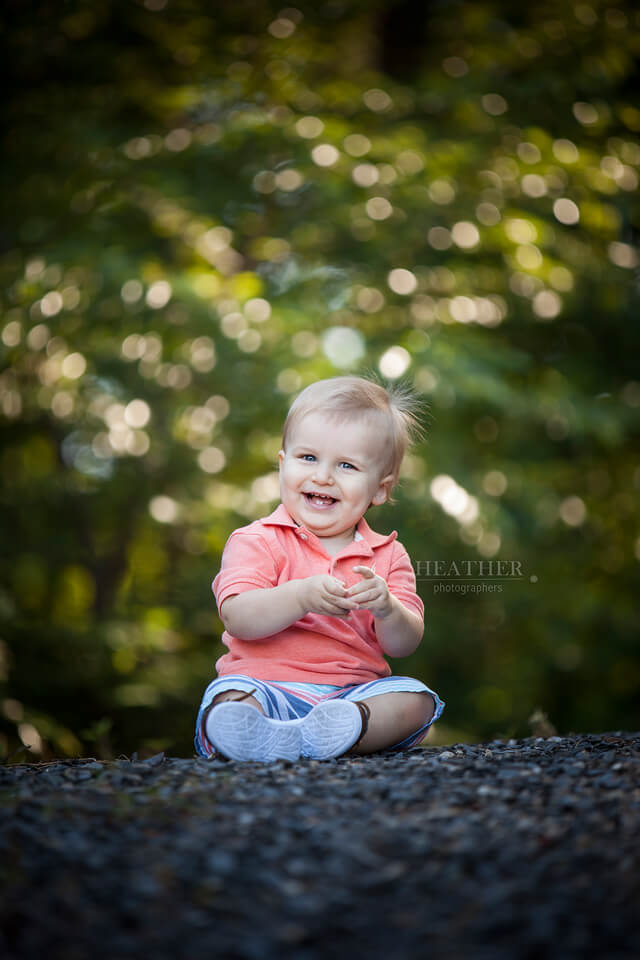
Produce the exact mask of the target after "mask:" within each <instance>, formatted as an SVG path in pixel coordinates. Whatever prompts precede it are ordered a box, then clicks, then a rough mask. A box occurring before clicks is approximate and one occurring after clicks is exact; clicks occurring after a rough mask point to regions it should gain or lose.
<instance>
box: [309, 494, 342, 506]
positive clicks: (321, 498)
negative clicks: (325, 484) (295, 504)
mask: <svg viewBox="0 0 640 960" xmlns="http://www.w3.org/2000/svg"><path fill="white" fill-rule="evenodd" d="M304 497H305V500H306V501H307V503H311V504H313V506H314V507H331V506H333V504H334V503H337V500H336V498H335V497H330V496H329V495H328V494H326V493H305V495H304Z"/></svg>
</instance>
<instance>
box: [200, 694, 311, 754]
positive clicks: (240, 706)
mask: <svg viewBox="0 0 640 960" xmlns="http://www.w3.org/2000/svg"><path fill="white" fill-rule="evenodd" d="M207 737H208V738H209V740H210V741H211V743H212V744H213V745H214V747H215V748H216V750H218V751H219V752H220V753H221V754H223V756H225V757H229V759H231V760H258V761H264V762H269V761H271V760H298V759H299V757H300V748H301V745H302V737H301V735H300V727H299V724H298V723H297V722H296V721H291V722H285V723H283V722H282V721H281V720H271V719H270V718H269V717H265V716H264V714H262V713H260V711H259V710H256V708H255V707H251V706H249V705H248V704H245V703H237V702H235V701H233V700H226V701H225V702H224V703H220V704H218V705H217V706H216V707H214V709H213V710H212V711H211V713H210V714H209V716H208V717H207Z"/></svg>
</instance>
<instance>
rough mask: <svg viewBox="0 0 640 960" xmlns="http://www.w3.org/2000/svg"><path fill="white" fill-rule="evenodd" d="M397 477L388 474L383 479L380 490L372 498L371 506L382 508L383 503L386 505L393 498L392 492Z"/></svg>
mask: <svg viewBox="0 0 640 960" xmlns="http://www.w3.org/2000/svg"><path fill="white" fill-rule="evenodd" d="M395 479H396V478H395V477H394V475H393V474H392V473H389V474H387V476H386V477H383V478H382V480H381V481H380V484H379V486H378V489H377V490H376V492H375V493H374V495H373V497H372V498H371V506H373V507H380V506H382V504H383V503H386V502H387V500H388V499H389V497H390V496H391V490H392V488H393V484H394V482H395Z"/></svg>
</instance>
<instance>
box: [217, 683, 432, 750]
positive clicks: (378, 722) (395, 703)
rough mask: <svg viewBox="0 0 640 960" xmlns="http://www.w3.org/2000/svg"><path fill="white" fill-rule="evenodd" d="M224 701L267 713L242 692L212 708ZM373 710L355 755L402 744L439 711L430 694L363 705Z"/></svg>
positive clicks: (385, 697)
mask: <svg viewBox="0 0 640 960" xmlns="http://www.w3.org/2000/svg"><path fill="white" fill-rule="evenodd" d="M223 700H242V702H243V703H244V704H247V705H248V706H251V707H255V709H256V710H259V711H260V713H262V714H264V710H263V709H262V707H261V706H260V704H259V703H258V701H257V700H256V699H255V697H252V696H247V695H246V693H245V692H243V691H241V690H225V691H224V693H219V694H218V696H217V697H215V698H214V700H213V702H212V704H211V705H212V707H213V706H214V705H215V704H217V703H221V702H222V701H223ZM362 703H366V704H367V706H368V707H369V710H370V718H369V727H368V729H367V732H366V733H365V735H364V737H363V738H362V740H361V741H360V742H359V743H358V745H357V746H356V747H355V748H354V749H353V752H354V753H355V754H360V755H362V754H366V753H375V752H377V751H378V750H384V749H386V748H387V747H391V746H393V744H395V743H400V742H401V741H402V740H404V739H405V738H406V737H408V736H410V734H412V733H414V731H416V730H419V729H420V727H422V726H424V724H425V723H428V722H429V720H430V719H431V717H432V716H433V713H434V710H435V702H434V699H433V697H432V696H431V694H430V693H408V692H398V693H381V694H379V695H378V696H376V697H369V698H368V699H365V700H363V701H362Z"/></svg>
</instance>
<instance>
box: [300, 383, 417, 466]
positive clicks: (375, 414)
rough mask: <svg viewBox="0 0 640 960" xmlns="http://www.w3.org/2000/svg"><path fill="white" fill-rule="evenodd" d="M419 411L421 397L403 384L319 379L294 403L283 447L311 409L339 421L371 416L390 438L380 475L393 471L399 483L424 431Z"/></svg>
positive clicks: (343, 421) (311, 411)
mask: <svg viewBox="0 0 640 960" xmlns="http://www.w3.org/2000/svg"><path fill="white" fill-rule="evenodd" d="M418 411H419V401H418V398H417V397H416V395H415V394H414V393H413V392H412V391H411V390H410V389H409V388H408V387H406V386H403V385H396V384H394V385H392V386H388V387H386V386H382V385H381V384H379V383H375V382H374V381H373V380H366V379H365V378H364V377H353V376H347V377H330V378H329V379H328V380H317V381H316V382H315V383H311V384H309V386H308V387H305V389H304V390H303V391H302V392H301V393H299V394H298V396H297V397H296V399H295V400H294V401H293V403H292V404H291V407H290V408H289V413H288V414H287V419H286V420H285V423H284V428H283V431H282V449H283V450H285V451H286V449H287V440H288V438H289V435H290V434H291V431H292V430H293V428H294V426H295V425H296V424H297V423H299V422H300V420H302V418H303V417H305V416H306V415H307V414H308V413H324V414H326V415H327V416H328V417H329V418H330V419H331V420H333V421H334V422H336V423H345V422H346V421H347V420H357V419H369V418H370V419H372V420H373V422H374V423H376V426H378V425H379V428H380V429H381V430H383V431H384V432H385V433H386V436H387V438H388V456H387V458H386V460H385V461H384V463H383V464H382V465H381V472H380V477H381V478H382V477H384V476H387V475H389V474H391V475H392V476H393V485H395V484H396V483H397V481H398V474H399V472H400V466H401V464H402V460H403V457H404V455H405V453H406V452H407V449H408V448H409V446H410V445H411V444H412V443H414V442H415V441H417V440H419V439H420V438H421V436H422V434H423V430H422V426H421V424H420V421H419V419H418Z"/></svg>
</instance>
